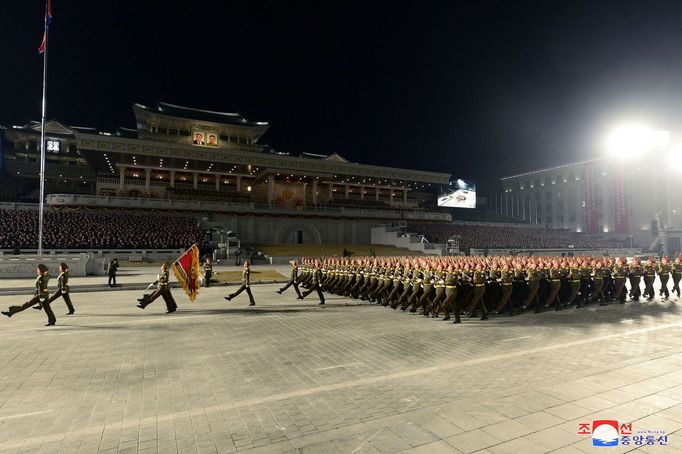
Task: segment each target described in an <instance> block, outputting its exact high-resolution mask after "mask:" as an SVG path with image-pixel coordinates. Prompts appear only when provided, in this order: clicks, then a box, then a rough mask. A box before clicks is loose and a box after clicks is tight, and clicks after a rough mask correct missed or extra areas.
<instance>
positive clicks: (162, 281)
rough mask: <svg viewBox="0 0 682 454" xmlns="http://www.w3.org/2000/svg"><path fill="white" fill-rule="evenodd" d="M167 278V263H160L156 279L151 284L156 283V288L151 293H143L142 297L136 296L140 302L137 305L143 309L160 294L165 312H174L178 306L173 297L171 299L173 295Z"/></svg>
mask: <svg viewBox="0 0 682 454" xmlns="http://www.w3.org/2000/svg"><path fill="white" fill-rule="evenodd" d="M169 278H170V276H169V273H168V263H164V264H163V265H161V271H160V272H159V274H158V276H157V278H156V281H154V283H153V284H152V285H158V288H157V289H156V290H155V291H154V293H152V294H151V295H146V294H145V295H142V298H138V299H137V300H138V301H139V302H140V304H138V305H137V307H139V308H140V309H144V308H145V307H147V306H149V305H150V304H151V303H152V302H153V301H154V300H155V299H157V298H158V297H159V296H160V297H162V298H163V301H164V302H165V303H166V313H167V314H172V313H173V312H175V311H176V309H177V308H178V305H177V304H176V303H175V299H173V295H172V294H171V291H170V280H169Z"/></svg>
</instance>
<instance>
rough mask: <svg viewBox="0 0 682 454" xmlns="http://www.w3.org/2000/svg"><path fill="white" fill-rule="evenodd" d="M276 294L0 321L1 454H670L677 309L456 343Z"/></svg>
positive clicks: (412, 325)
mask: <svg viewBox="0 0 682 454" xmlns="http://www.w3.org/2000/svg"><path fill="white" fill-rule="evenodd" d="M74 281H75V279H74ZM74 283H75V282H74ZM276 288H277V286H275V285H260V286H254V287H253V290H254V295H255V298H256V301H257V306H255V307H251V308H249V307H247V304H248V300H247V298H246V295H240V296H239V297H238V298H237V299H235V300H233V301H231V302H229V303H228V302H226V301H225V300H223V299H222V297H223V296H224V295H225V293H226V291H227V290H228V289H227V288H225V287H217V288H213V287H212V288H209V289H202V294H201V296H200V297H199V299H198V301H197V302H195V303H189V302H188V301H187V299H186V297H185V296H184V295H183V294H182V292H181V290H180V289H177V288H176V289H174V290H173V292H174V295H175V298H176V300H177V301H178V303H179V306H180V307H179V310H178V312H177V313H175V314H172V315H166V314H165V309H164V305H163V302H162V301H160V300H159V301H157V302H154V303H153V304H152V305H151V306H149V307H148V308H147V309H145V310H144V311H143V310H140V309H138V308H136V307H135V304H136V301H135V299H136V298H137V297H138V296H139V293H140V292H139V291H126V290H121V291H111V292H90V293H80V294H79V293H74V294H73V295H72V299H73V301H74V304H75V306H76V311H77V312H76V315H75V316H72V317H66V316H64V315H63V314H64V313H65V312H66V308H65V306H64V305H63V303H62V302H60V301H57V302H55V303H53V304H54V307H55V313H56V314H57V318H58V319H57V326H56V327H49V328H48V327H43V325H44V324H45V322H46V320H45V316H44V314H43V313H42V312H39V311H35V310H27V311H25V312H22V313H20V314H17V315H16V316H14V317H12V318H11V319H8V318H6V317H2V318H0V345H2V348H0V383H2V386H0V452H2V453H6V452H7V453H9V452H22V453H24V452H41V453H59V452H64V453H71V452H73V453H76V452H80V453H96V452H101V453H114V452H121V453H133V452H139V453H174V452H178V453H195V452H198V453H231V452H249V453H271V452H274V453H277V452H302V453H394V452H408V453H441V452H443V453H450V452H454V453H457V452H491V453H524V454H526V453H536V452H538V453H542V452H558V453H581V452H593V451H595V449H596V452H600V451H599V449H598V448H593V447H592V446H591V443H592V441H591V438H590V436H589V435H579V434H578V433H577V432H578V428H579V423H591V422H592V421H593V420H596V419H615V420H618V421H620V422H632V423H633V429H634V431H637V430H638V429H648V430H656V431H665V432H666V435H668V445H667V446H641V447H638V446H635V445H634V444H631V445H629V446H620V447H617V448H610V449H609V450H607V452H628V451H632V450H635V451H637V452H649V453H656V452H682V436H681V435H682V433H681V432H679V430H680V428H681V427H682V404H681V402H682V373H681V369H682V317H680V309H681V308H682V300H681V301H675V300H673V301H656V302H653V303H642V304H633V303H628V304H626V305H625V306H622V305H611V306H607V307H595V308H585V309H580V310H575V309H570V310H566V311H562V312H547V313H543V314H537V315H536V314H524V315H521V316H518V317H514V318H507V317H498V318H491V319H490V320H488V321H485V322H483V321H479V320H478V319H467V320H464V323H463V324H462V325H459V326H456V325H453V324H451V323H447V322H443V321H440V320H433V319H430V318H424V317H421V316H418V315H413V314H409V313H402V312H400V311H393V310H390V309H386V308H383V307H378V306H374V305H368V304H366V303H360V304H358V303H357V302H354V301H350V300H347V299H343V298H339V297H333V296H330V297H328V299H327V305H326V306H324V307H321V306H318V305H317V304H316V301H315V300H314V299H306V300H305V301H304V302H300V301H297V300H296V299H295V298H294V294H293V293H292V292H291V291H289V292H288V293H286V294H285V295H283V296H279V295H277V294H275V289H276ZM312 296H313V295H311V297H312ZM23 300H24V298H20V297H16V296H0V307H1V308H3V309H4V308H6V307H7V306H8V305H10V303H12V304H15V303H17V302H22V301H23Z"/></svg>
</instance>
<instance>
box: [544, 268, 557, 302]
mask: <svg viewBox="0 0 682 454" xmlns="http://www.w3.org/2000/svg"><path fill="white" fill-rule="evenodd" d="M547 278H548V280H549V290H548V292H547V297H546V298H545V303H544V307H550V306H554V307H555V310H561V307H560V304H559V297H558V295H559V289H560V288H561V270H560V268H559V262H558V261H556V260H555V261H554V262H552V263H551V265H550V267H549V271H548V273H547Z"/></svg>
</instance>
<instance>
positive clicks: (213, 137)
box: [206, 132, 218, 147]
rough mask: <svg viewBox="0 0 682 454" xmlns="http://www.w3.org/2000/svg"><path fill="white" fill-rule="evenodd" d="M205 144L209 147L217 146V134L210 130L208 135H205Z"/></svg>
mask: <svg viewBox="0 0 682 454" xmlns="http://www.w3.org/2000/svg"><path fill="white" fill-rule="evenodd" d="M206 145H207V146H209V147H217V146H218V134H214V133H212V132H210V133H208V136H207V137H206Z"/></svg>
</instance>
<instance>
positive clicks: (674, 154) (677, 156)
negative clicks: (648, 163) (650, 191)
mask: <svg viewBox="0 0 682 454" xmlns="http://www.w3.org/2000/svg"><path fill="white" fill-rule="evenodd" d="M666 161H667V162H666V164H667V168H668V169H671V170H674V171H677V172H680V171H682V145H678V146H676V147H674V148H672V149H671V150H670V152H669V153H668V154H667V155H666Z"/></svg>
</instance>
